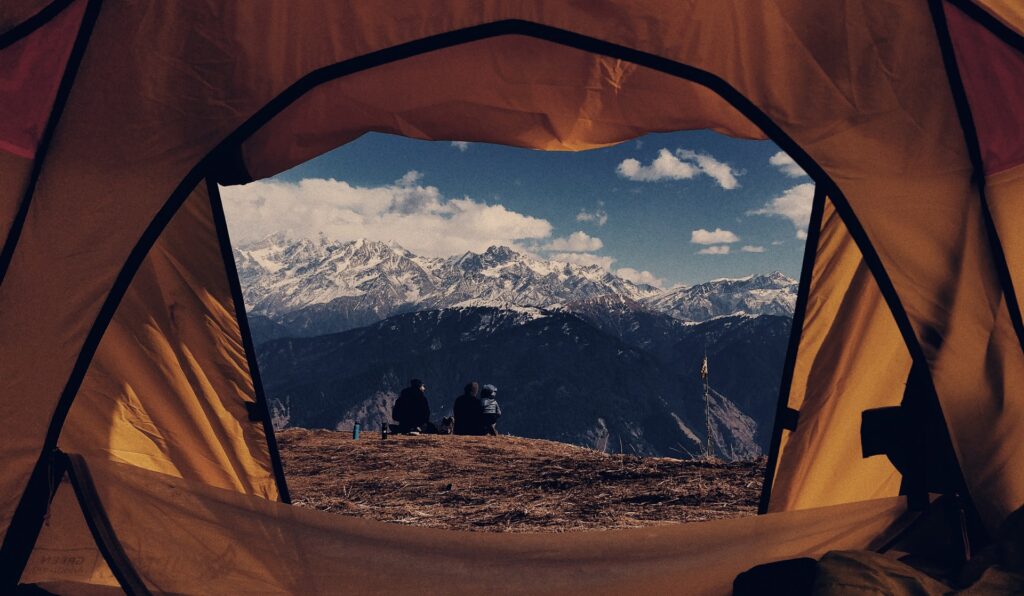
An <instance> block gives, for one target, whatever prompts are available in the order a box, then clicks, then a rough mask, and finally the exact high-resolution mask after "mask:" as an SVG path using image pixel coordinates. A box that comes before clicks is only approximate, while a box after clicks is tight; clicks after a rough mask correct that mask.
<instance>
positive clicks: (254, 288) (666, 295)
mask: <svg viewBox="0 0 1024 596" xmlns="http://www.w3.org/2000/svg"><path fill="white" fill-rule="evenodd" d="M235 257H236V261H237V265H238V271H239V276H240V278H241V280H242V286H243V291H244V298H245V303H246V307H247V308H248V309H249V311H250V312H251V313H253V314H258V315H262V316H264V317H267V318H269V319H271V320H272V321H275V322H277V323H280V324H283V325H288V326H293V327H296V331H295V333H296V334H299V335H309V334H311V333H312V334H318V333H329V332H334V331H340V330H344V329H349V328H352V327H354V326H361V325H367V324H371V323H373V322H376V321H379V320H381V319H384V318H387V317H389V316H392V315H393V314H396V313H402V312H409V311H420V310H428V309H444V308H449V307H452V306H455V305H463V306H465V305H466V304H475V303H474V302H467V301H480V302H479V304H488V305H514V306H517V307H531V308H532V307H536V308H542V309H547V308H552V307H554V306H556V305H562V306H563V307H564V308H568V309H569V310H572V309H573V308H583V305H587V308H597V307H600V308H613V307H614V308H617V309H618V308H629V309H635V310H638V311H639V310H643V311H647V312H651V313H655V314H659V313H660V314H667V315H670V316H672V317H673V318H676V319H678V320H681V321H703V320H707V319H710V318H713V317H717V316H722V315H730V314H744V313H745V314H755V315H756V314H781V315H790V314H792V311H793V307H794V305H795V301H796V300H795V299H796V282H795V281H794V280H792V279H790V278H788V277H787V276H785V275H784V274H782V273H780V272H778V271H773V272H771V273H767V274H763V275H753V276H748V277H746V278H741V279H733V280H714V281H711V282H706V283H703V284H698V285H696V286H692V287H676V288H672V289H669V290H659V289H657V288H654V287H651V286H646V285H643V284H636V283H633V282H631V281H628V280H626V279H624V278H621V277H619V276H617V275H615V274H614V273H611V272H609V271H607V270H606V269H604V268H602V267H600V266H597V265H578V264H573V263H566V262H562V261H557V260H545V259H543V258H539V257H535V256H532V255H528V254H525V253H523V252H520V251H519V250H517V249H514V248H512V247H509V246H503V245H493V246H490V247H488V248H487V249H486V250H485V251H484V252H483V253H474V252H466V253H465V254H463V255H461V256H453V257H449V258H429V257H421V256H417V255H415V254H414V253H412V252H410V251H408V250H406V249H404V248H402V247H401V246H400V245H399V244H397V243H395V242H382V241H379V240H371V239H367V238H359V239H356V240H348V241H340V240H330V239H328V238H327V237H326V236H325V235H321V236H319V237H318V238H315V239H309V238H289V236H288V234H285V233H278V234H274V235H272V236H268V237H267V238H264V239H263V240H260V241H258V242H254V243H250V244H245V245H241V246H239V247H238V248H237V249H236V250H235ZM572 305H577V306H575V307H574V306H572ZM499 308H511V307H510V306H499Z"/></svg>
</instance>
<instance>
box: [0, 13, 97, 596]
mask: <svg viewBox="0 0 1024 596" xmlns="http://www.w3.org/2000/svg"><path fill="white" fill-rule="evenodd" d="M81 1H84V2H86V6H85V11H84V13H83V14H82V21H81V23H80V24H79V27H78V33H77V34H76V37H75V41H74V45H73V46H72V49H71V54H70V55H69V57H68V62H67V64H66V65H65V67H64V74H63V75H62V76H61V82H60V86H59V88H58V90H57V95H56V97H55V99H54V103H53V107H52V108H51V110H50V115H49V117H48V119H47V123H46V128H45V129H44V131H43V136H42V138H41V139H40V143H39V147H38V149H37V151H36V156H35V159H34V160H33V163H32V170H31V174H30V177H29V181H28V185H27V187H26V189H25V193H24V194H23V197H22V200H21V203H20V204H19V205H18V211H17V213H16V215H15V219H14V221H13V222H12V223H11V228H10V230H9V231H8V235H7V238H6V240H5V242H4V246H3V250H2V252H0V285H2V284H3V280H4V279H5V277H6V273H7V269H8V267H9V265H10V263H11V260H12V258H13V255H14V250H15V247H16V245H17V243H18V239H19V238H20V236H21V230H22V227H23V225H24V222H25V219H26V217H27V216H28V210H29V206H30V204H31V201H32V195H33V194H34V192H35V188H36V184H37V183H38V181H39V176H40V175H41V173H42V168H43V164H44V162H45V161H46V156H47V154H48V152H49V147H50V141H51V140H52V138H53V135H54V131H55V130H56V128H57V123H58V121H59V120H60V117H61V114H62V113H63V112H64V108H65V106H66V105H67V100H68V97H69V96H70V95H71V89H72V87H73V86H74V79H75V77H76V75H77V74H78V70H79V67H80V66H81V64H82V59H83V57H84V55H85V52H86V49H87V47H88V45H89V39H90V38H91V36H92V31H93V28H94V26H95V24H96V21H97V19H98V18H99V12H100V7H101V5H102V0H81ZM67 5H68V6H70V2H68V4H67ZM50 6H57V3H56V2H55V3H53V4H51V5H50ZM47 8H49V7H47ZM64 8H66V6H65V7H63V8H61V9H60V10H57V11H55V12H54V13H52V14H49V13H48V14H47V15H44V16H46V17H47V18H46V19H45V20H42V19H41V20H40V22H39V23H38V24H37V25H36V26H35V27H33V28H31V29H30V30H28V31H27V32H23V36H25V35H28V34H30V33H31V32H33V31H36V30H37V29H38V28H39V27H41V26H42V25H44V24H45V23H47V22H49V21H50V20H52V18H53V17H55V16H56V15H57V14H60V13H61V12H62V11H63V10H64ZM46 10H47V9H43V11H46ZM43 11H41V12H40V13H37V16H38V15H39V14H42V12H43ZM32 18H35V17H31V18H30V19H29V20H31V19H32ZM26 22H28V21H26ZM57 407H58V408H59V407H60V406H59V403H58V406H57ZM50 430H52V429H50ZM55 446H56V438H54V439H53V440H52V441H51V440H50V431H49V430H48V432H47V437H46V440H45V442H44V445H43V449H42V450H41V453H40V456H39V459H38V460H37V462H36V465H35V468H34V469H33V471H32V474H31V475H30V476H29V481H28V484H27V485H26V487H25V490H24V491H23V492H22V495H21V499H20V501H19V503H18V506H17V508H16V509H15V511H14V515H13V516H12V518H11V521H10V523H9V525H8V528H7V533H6V535H5V536H4V541H3V544H2V545H0V559H8V557H11V556H12V550H13V551H14V554H13V557H14V559H15V560H17V561H19V563H17V564H15V565H14V566H13V568H14V569H15V570H13V571H12V570H11V569H7V568H5V570H4V571H3V572H2V573H0V586H2V585H4V583H6V581H7V580H8V579H9V574H11V575H14V574H17V575H18V576H20V575H21V571H22V570H23V569H24V567H25V564H26V563H28V556H29V553H30V552H31V550H32V545H33V544H34V543H35V540H36V537H37V536H38V534H39V528H38V527H36V528H35V530H30V531H28V532H27V533H22V532H20V531H18V526H17V524H18V522H19V520H20V521H22V523H24V522H25V520H24V519H23V518H24V515H21V516H19V515H18V513H19V512H20V511H22V508H23V506H29V507H30V506H31V504H30V503H26V501H25V499H26V497H27V496H28V495H29V494H30V493H32V492H36V493H41V492H42V489H45V488H46V486H45V475H44V471H45V468H46V466H47V457H48V453H49V452H50V451H52V450H53V448H54V447H55ZM30 523H35V522H30ZM38 523H42V520H41V519H40V520H38ZM12 529H14V530H15V531H14V532H12V531H11V530H12ZM16 579H17V578H15V581H16Z"/></svg>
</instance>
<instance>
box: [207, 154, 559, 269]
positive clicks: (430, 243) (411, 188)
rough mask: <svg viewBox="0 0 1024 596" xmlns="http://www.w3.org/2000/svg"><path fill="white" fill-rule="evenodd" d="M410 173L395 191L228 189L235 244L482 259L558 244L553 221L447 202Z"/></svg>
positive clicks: (312, 185)
mask: <svg viewBox="0 0 1024 596" xmlns="http://www.w3.org/2000/svg"><path fill="white" fill-rule="evenodd" d="M421 180H422V175H421V174H420V173H419V172H416V171H410V172H408V173H407V174H405V175H404V176H402V178H400V179H399V180H397V181H395V182H394V183H393V184H388V185H384V186H377V187H362V186H352V185H350V184H348V183H347V182H344V181H342V180H335V179H324V178H306V179H303V180H301V181H299V182H281V181H276V180H260V181H257V182H252V183H250V184H246V185H244V186H229V187H225V188H222V189H221V194H222V196H223V198H224V208H225V211H226V212H227V220H228V223H229V226H230V229H231V237H232V239H233V240H234V241H235V242H236V243H239V244H244V243H246V242H251V241H254V240H259V239H261V238H264V237H266V236H268V235H270V234H272V233H275V232H280V231H285V232H289V233H291V234H293V235H295V236H298V237H305V238H311V239H315V238H317V237H318V236H319V234H320V233H323V234H325V235H326V236H328V237H329V238H332V239H337V240H354V239H356V238H369V239H372V240H382V241H390V240H394V241H397V242H398V243H399V244H400V245H402V246H403V247H405V248H407V249H409V250H411V251H413V252H415V253H417V254H422V255H424V256H449V255H453V254H459V253H462V252H465V251H467V250H472V251H476V252H481V251H483V250H486V249H487V247H488V246H491V245H493V244H504V245H510V246H517V244H518V243H530V242H537V241H540V240H544V239H547V238H549V237H550V236H551V230H552V226H551V223H550V222H548V221H547V220H544V219H540V218H536V217H531V216H529V215H525V214H522V213H517V212H515V211H511V210H509V209H507V208H506V207H505V206H503V205H500V204H487V203H484V202H480V201H476V200H474V199H472V198H469V197H463V198H458V199H455V198H451V199H450V198H446V197H444V196H443V195H442V194H441V192H440V191H439V190H438V189H437V188H436V187H433V186H424V185H422V184H421Z"/></svg>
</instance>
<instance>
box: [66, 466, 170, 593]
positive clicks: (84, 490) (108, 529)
mask: <svg viewBox="0 0 1024 596" xmlns="http://www.w3.org/2000/svg"><path fill="white" fill-rule="evenodd" d="M57 456H58V457H59V458H60V459H63V460H64V461H63V464H62V465H64V466H66V469H67V474H68V480H70V481H71V486H72V488H73V489H74V491H75V498H76V499H77V500H78V505H79V507H81V509H82V515H83V516H84V517H85V523H86V524H87V525H88V526H89V532H90V533H91V534H92V537H93V540H94V541H95V542H96V547H97V548H98V549H99V551H100V554H101V555H103V559H104V560H105V561H106V562H107V566H108V567H110V571H111V572H113V574H114V577H115V578H116V579H117V582H118V583H119V584H121V588H122V589H123V590H124V591H125V593H126V594H128V596H133V595H135V594H139V595H146V594H149V593H150V592H149V589H147V588H146V584H145V583H144V582H143V581H142V579H141V578H140V577H139V574H138V573H137V572H136V571H135V567H134V566H133V565H132V563H131V560H130V559H129V558H128V555H127V554H126V553H125V552H124V548H123V547H122V546H121V541H120V540H118V538H117V533H116V532H115V531H114V526H113V525H112V524H111V523H110V518H108V517H107V512H106V511H105V510H104V509H103V504H102V503H101V502H100V497H99V493H97V491H96V485H95V483H93V480H92V474H90V473H89V468H88V466H86V464H85V459H83V458H82V456H81V455H77V454H64V453H60V452H58V453H57ZM58 465H61V464H58Z"/></svg>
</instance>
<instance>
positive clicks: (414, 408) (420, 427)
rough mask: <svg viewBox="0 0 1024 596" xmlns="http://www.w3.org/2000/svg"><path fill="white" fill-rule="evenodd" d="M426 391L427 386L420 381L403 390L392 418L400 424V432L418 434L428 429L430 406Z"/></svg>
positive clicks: (411, 382) (413, 381)
mask: <svg viewBox="0 0 1024 596" xmlns="http://www.w3.org/2000/svg"><path fill="white" fill-rule="evenodd" d="M426 391H427V387H426V385H424V384H423V381H421V380H419V379H413V380H411V381H409V386H408V387H406V388H405V389H402V393H400V394H399V395H398V400H396V401H395V405H394V407H393V408H391V417H392V418H394V419H395V422H397V423H398V432H401V433H411V432H416V433H418V432H420V431H426V430H427V429H428V426H429V425H430V404H428V403H427V395H426Z"/></svg>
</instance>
